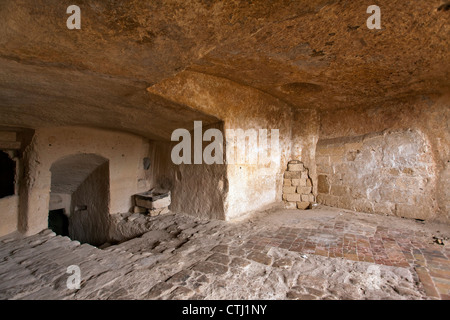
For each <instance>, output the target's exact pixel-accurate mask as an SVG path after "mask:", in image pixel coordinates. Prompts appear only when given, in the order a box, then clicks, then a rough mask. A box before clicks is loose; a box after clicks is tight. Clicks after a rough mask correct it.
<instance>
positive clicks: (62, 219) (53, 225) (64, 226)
mask: <svg viewBox="0 0 450 320" xmlns="http://www.w3.org/2000/svg"><path fill="white" fill-rule="evenodd" d="M48 228H49V229H51V230H52V231H53V232H54V233H56V234H57V235H60V236H67V237H68V236H69V218H67V216H66V215H65V214H64V209H58V210H51V211H49V213H48Z"/></svg>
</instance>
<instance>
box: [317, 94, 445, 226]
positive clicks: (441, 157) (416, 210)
mask: <svg viewBox="0 0 450 320" xmlns="http://www.w3.org/2000/svg"><path fill="white" fill-rule="evenodd" d="M449 106H450V103H449V96H441V97H435V98H430V97H424V96H422V97H420V98H418V99H411V100H409V101H402V102H391V103H389V104H385V105H383V107H376V106H373V107H365V108H364V107H355V108H348V109H345V110H344V109H341V110H328V111H323V112H321V113H320V133H319V134H320V140H319V142H318V145H317V150H316V161H317V171H318V176H319V181H318V184H319V190H318V192H319V195H318V200H319V202H321V203H325V204H328V205H332V206H337V207H342V208H347V209H354V210H360V211H366V212H376V213H383V214H389V215H397V216H401V217H407V218H418V219H434V220H438V221H444V222H448V221H450V219H449V218H450V217H449V212H450V210H449V209H450V206H449V203H450V201H449V197H450V195H449V194H448V190H449V183H450V182H449V176H450V175H449V159H450V152H449V143H450V131H449V116H450V112H449V111H450V108H449Z"/></svg>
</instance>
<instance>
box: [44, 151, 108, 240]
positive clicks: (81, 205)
mask: <svg viewBox="0 0 450 320" xmlns="http://www.w3.org/2000/svg"><path fill="white" fill-rule="evenodd" d="M50 172H51V188H50V203H49V210H61V209H63V210H64V214H65V215H66V216H67V217H68V220H69V226H68V233H69V237H70V238H71V239H73V240H78V241H80V242H82V243H90V244H92V245H97V246H98V245H101V244H103V243H105V242H107V239H108V232H109V224H110V219H109V203H110V196H109V188H110V178H109V160H108V159H106V158H104V157H102V156H99V155H97V154H91V153H80V154H73V155H69V156H65V157H63V158H60V159H59V160H57V161H55V162H54V163H53V164H52V165H51V167H50Z"/></svg>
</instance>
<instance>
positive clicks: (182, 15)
mask: <svg viewBox="0 0 450 320" xmlns="http://www.w3.org/2000/svg"><path fill="white" fill-rule="evenodd" d="M71 4H74V3H73V1H61V0H45V1H44V0H38V1H27V0H14V1H13V0H1V1H0V70H1V71H0V115H1V116H0V125H17V126H26V127H33V128H35V127H39V126H46V125H88V126H97V127H103V128H110V129H119V130H124V131H129V132H133V133H137V134H141V135H144V136H147V137H149V138H152V139H167V138H168V136H169V135H170V132H171V131H172V130H173V129H174V128H178V127H190V126H192V122H193V120H194V119H196V120H203V121H205V122H207V123H212V122H215V121H217V120H218V119H216V118H214V117H211V116H208V115H205V114H201V113H199V112H198V111H196V110H194V109H193V108H192V106H186V105H180V104H177V103H176V102H175V101H171V99H170V97H167V96H164V98H163V97H161V96H158V94H156V93H157V90H146V88H152V87H157V86H158V84H159V83H161V82H162V81H163V80H165V83H166V84H169V85H170V83H171V82H176V79H177V77H178V76H179V75H181V74H182V73H183V72H198V73H204V74H207V75H210V76H211V79H212V81H213V79H214V77H221V78H226V79H229V80H231V81H233V82H234V83H236V86H247V87H251V88H254V89H255V90H260V91H263V92H265V93H266V94H270V95H272V96H274V97H276V98H277V99H279V100H280V101H283V102H284V103H287V104H288V105H289V106H291V107H296V108H318V109H326V108H345V107H349V106H354V105H374V104H380V105H382V104H383V103H385V102H386V101H405V100H411V99H415V98H416V97H422V96H428V97H431V96H438V95H440V94H443V93H446V92H449V91H450V81H449V79H450V75H449V73H450V72H449V71H450V63H449V62H450V57H449V53H448V52H449V37H448V35H449V34H450V27H449V21H450V19H449V18H450V11H436V8H437V7H438V6H439V4H440V2H439V0H436V1H425V0H423V1H404V0H399V1H395V0H389V1H377V5H379V6H380V8H381V24H382V29H381V30H369V29H368V28H367V27H366V19H367V18H368V16H369V15H368V14H367V13H366V9H367V6H368V5H370V4H372V3H368V2H367V1H333V0H296V1H287V0H286V1H283V0H277V1H244V0H242V1H238V0H235V1H207V0H205V1H154V0H152V1H141V0H139V1H138V0H125V1H106V0H97V1H95V0H77V1H76V4H77V5H79V6H80V8H81V15H82V28H81V30H68V29H67V28H66V26H65V23H66V19H67V17H68V15H67V14H66V8H67V7H68V6H69V5H71ZM155 92H156V93H155ZM224 99H226V97H224Z"/></svg>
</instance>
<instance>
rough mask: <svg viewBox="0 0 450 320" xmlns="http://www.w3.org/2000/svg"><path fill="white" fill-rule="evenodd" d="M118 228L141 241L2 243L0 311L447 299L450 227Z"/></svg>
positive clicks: (296, 215)
mask: <svg viewBox="0 0 450 320" xmlns="http://www.w3.org/2000/svg"><path fill="white" fill-rule="evenodd" d="M116 219H119V220H120V224H121V228H122V229H123V230H134V232H135V233H136V234H138V235H139V236H138V237H136V238H133V239H131V240H128V241H124V242H122V243H120V244H115V245H110V246H104V248H103V249H99V248H96V247H93V246H91V245H88V244H82V245H80V243H79V242H77V241H71V240H70V239H69V238H67V237H61V236H55V234H54V233H53V232H51V231H50V230H45V231H43V232H41V233H40V234H38V235H34V236H31V237H26V238H23V237H20V236H19V235H17V234H11V235H9V236H6V237H3V238H0V242H1V244H0V299H308V300H309V299H449V298H450V262H449V257H450V246H449V245H448V244H447V242H448V240H446V239H448V237H449V236H450V226H448V225H438V224H433V223H426V222H422V221H416V220H407V219H401V218H396V217H386V216H380V215H370V214H364V213H356V212H350V211H346V210H340V209H333V208H329V207H323V206H319V207H317V208H315V209H313V210H307V211H297V210H284V209H282V208H281V207H280V206H279V205H273V206H271V207H268V208H267V209H266V210H264V211H260V212H255V213H254V214H253V215H251V216H250V217H249V218H247V219H243V220H242V221H238V222H232V223H231V222H224V221H205V220H198V219H194V218H192V217H189V216H187V215H173V214H169V215H165V216H159V217H147V216H144V215H138V216H136V215H133V217H128V218H127V217H125V216H119V217H116ZM436 239H443V241H444V244H443V245H442V244H438V243H437V241H436ZM70 265H77V266H79V268H80V270H81V286H80V289H68V288H67V285H66V282H67V279H68V277H69V276H70V274H68V273H67V272H66V271H67V267H68V266H70Z"/></svg>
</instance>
